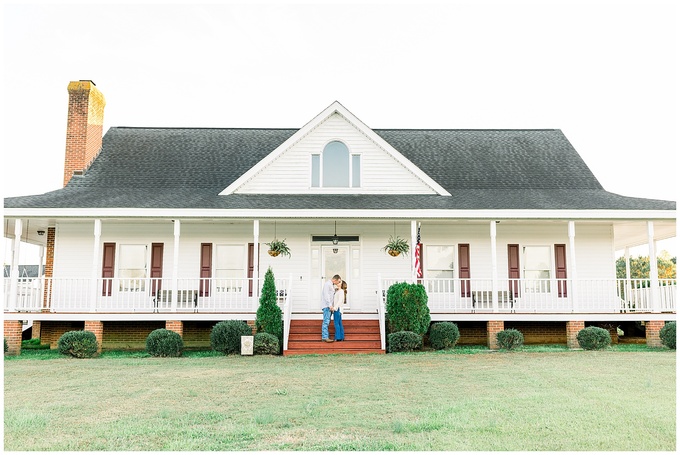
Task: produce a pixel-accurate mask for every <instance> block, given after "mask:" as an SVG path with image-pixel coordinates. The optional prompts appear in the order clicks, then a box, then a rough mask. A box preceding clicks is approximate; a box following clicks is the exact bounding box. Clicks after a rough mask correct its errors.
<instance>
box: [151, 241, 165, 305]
mask: <svg viewBox="0 0 680 455" xmlns="http://www.w3.org/2000/svg"><path fill="white" fill-rule="evenodd" d="M151 278H163V244H162V243H152V244H151ZM160 290H161V280H153V279H152V280H151V293H152V294H153V295H156V292H158V291H160Z"/></svg>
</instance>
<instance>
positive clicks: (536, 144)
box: [5, 127, 675, 210]
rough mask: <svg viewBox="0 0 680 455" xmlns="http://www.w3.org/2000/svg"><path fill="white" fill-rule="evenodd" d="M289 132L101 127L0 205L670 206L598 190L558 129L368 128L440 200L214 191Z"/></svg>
mask: <svg viewBox="0 0 680 455" xmlns="http://www.w3.org/2000/svg"><path fill="white" fill-rule="evenodd" d="M296 131H297V130H295V129H211V128H127V127H124V128H111V129H110V130H109V131H108V132H107V133H106V135H105V136H104V140H103V147H102V151H101V153H100V154H99V156H98V157H97V159H96V160H95V161H94V163H93V164H92V166H91V167H90V168H89V169H88V170H87V172H86V173H85V175H83V176H76V177H73V178H72V179H71V181H70V182H69V184H68V185H67V186H66V187H65V188H62V189H59V190H56V191H52V192H49V193H45V194H42V195H35V196H23V197H12V198H6V199H5V207H6V208H20V207H25V208H29V207H30V208H98V207H99V208H112V207H120V208H206V209H211V208H215V209H270V208H279V209H294V210H295V209H322V208H327V207H329V201H330V200H331V199H332V200H333V204H334V205H335V207H338V205H339V206H340V208H345V209H423V208H425V209H427V208H430V209H577V210H579V209H609V210H675V202H673V201H662V200H653V199H641V198H631V197H625V196H620V195H616V194H613V193H609V192H607V191H605V190H604V189H603V188H602V186H601V185H600V183H599V182H598V181H597V179H596V178H595V176H594V175H593V174H592V172H591V171H590V169H588V167H587V166H586V164H585V163H584V162H583V160H582V159H581V157H580V156H579V155H578V153H577V152H576V150H574V148H573V147H572V146H571V144H570V143H569V141H568V140H567V139H566V137H564V135H563V134H562V132H561V131H560V130H387V129H382V130H381V129H378V130H374V131H375V132H376V133H377V134H378V135H380V136H381V137H382V138H383V139H384V140H385V141H387V142H388V143H389V144H390V145H392V146H393V147H394V148H395V149H396V150H398V151H399V152H400V153H402V154H403V155H404V156H405V157H406V158H407V159H409V160H410V161H411V162H413V163H414V164H415V165H416V166H418V167H419V168H420V169H421V170H422V171H423V172H425V173H426V174H428V175H429V176H430V177H431V178H433V179H434V180H435V181H436V182H438V183H439V184H440V185H441V186H442V187H444V188H445V189H446V190H447V191H449V192H450V193H451V195H452V196H450V197H449V196H436V195H406V196H404V195H243V194H232V195H227V196H220V195H219V193H220V192H221V191H222V190H223V189H224V188H226V187H227V186H229V184H231V183H232V182H233V181H234V180H236V179H237V178H238V177H240V176H241V175H242V174H243V173H245V172H246V171H248V170H249V169H250V168H251V167H252V166H254V165H255V164H256V163H258V162H259V161H260V160H261V159H263V158H264V157H265V156H267V154H269V153H270V152H271V151H272V150H274V149H275V148H276V147H278V146H279V145H280V144H281V143H283V142H284V141H285V140H286V139H288V138H289V137H290V136H292V135H293V134H294V133H295V132H296Z"/></svg>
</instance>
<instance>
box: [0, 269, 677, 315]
mask: <svg viewBox="0 0 680 455" xmlns="http://www.w3.org/2000/svg"><path fill="white" fill-rule="evenodd" d="M397 281H404V280H395V279H380V280H379V283H378V286H377V288H378V291H379V292H378V299H377V301H376V305H377V310H378V315H379V316H380V311H381V309H382V308H383V307H382V306H380V305H381V302H382V304H384V299H385V295H386V292H387V289H388V288H389V286H390V285H391V284H393V283H395V282H397ZM420 282H421V283H422V284H423V285H424V286H425V289H426V290H427V295H428V306H429V307H430V311H432V312H444V313H445V312H451V313H459V312H460V313H472V312H496V311H498V312H515V313H550V312H555V313H633V312H640V313H648V312H675V311H676V299H677V280H676V279H660V280H659V286H658V287H657V288H656V291H655V299H653V298H652V296H653V295H652V288H651V287H650V283H649V280H647V279H633V280H625V279H611V280H595V279H593V280H587V279H584V280H572V279H559V280H558V279H550V280H526V279H511V280H497V286H498V289H497V290H496V292H495V293H494V291H493V281H492V280H490V279H457V278H452V279H424V280H420ZM176 283H177V284H176V285H175V283H174V282H173V280H172V279H170V278H146V279H120V278H110V279H108V278H99V279H96V280H93V279H87V278H20V279H19V281H18V283H17V286H16V295H15V298H14V299H12V295H11V293H12V287H11V279H10V278H5V279H4V291H3V292H4V296H3V297H4V310H5V311H26V312H36V311H49V312H124V313H134V312H174V311H177V312H197V313H200V312H203V313H211V312H215V313H220V312H223V313H230V312H234V313H254V312H256V311H257V307H258V305H259V301H258V295H259V288H260V286H261V280H260V279H222V278H192V279H178V280H177V282H176ZM292 286H293V283H292V281H291V280H290V279H277V280H276V289H277V293H278V299H279V305H281V307H282V309H283V308H284V306H285V305H284V303H285V302H286V301H288V305H289V306H288V308H287V311H289V312H292V303H291V302H292V301H291V300H290V295H291V292H292V290H293V289H292ZM301 292H302V290H301ZM494 294H495V295H494ZM654 301H656V307H654ZM14 302H16V303H14ZM13 304H14V307H13V308H12V307H11V306H12V305H13ZM374 311H375V307H374Z"/></svg>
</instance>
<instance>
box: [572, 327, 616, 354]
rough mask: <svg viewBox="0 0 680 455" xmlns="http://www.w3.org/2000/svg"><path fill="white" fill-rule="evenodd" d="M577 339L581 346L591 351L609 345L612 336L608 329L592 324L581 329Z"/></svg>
mask: <svg viewBox="0 0 680 455" xmlns="http://www.w3.org/2000/svg"><path fill="white" fill-rule="evenodd" d="M576 340H577V341H578V345H579V346H581V348H583V349H586V350H589V351H591V350H597V349H604V348H606V347H608V346H609V345H610V344H611V343H612V336H611V335H610V334H609V330H607V329H603V328H602V327H595V326H590V327H586V328H585V329H582V330H580V331H579V332H578V333H577V334H576Z"/></svg>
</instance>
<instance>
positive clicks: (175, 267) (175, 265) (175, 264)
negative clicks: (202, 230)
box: [170, 220, 180, 312]
mask: <svg viewBox="0 0 680 455" xmlns="http://www.w3.org/2000/svg"><path fill="white" fill-rule="evenodd" d="M172 222H173V223H174V225H175V226H174V228H175V230H174V235H175V244H174V247H173V251H172V303H171V307H170V308H171V310H172V311H173V312H175V311H177V289H178V286H177V279H178V274H179V233H180V222H179V220H172Z"/></svg>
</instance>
